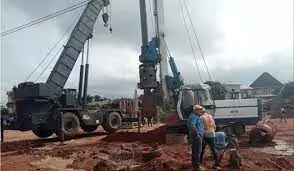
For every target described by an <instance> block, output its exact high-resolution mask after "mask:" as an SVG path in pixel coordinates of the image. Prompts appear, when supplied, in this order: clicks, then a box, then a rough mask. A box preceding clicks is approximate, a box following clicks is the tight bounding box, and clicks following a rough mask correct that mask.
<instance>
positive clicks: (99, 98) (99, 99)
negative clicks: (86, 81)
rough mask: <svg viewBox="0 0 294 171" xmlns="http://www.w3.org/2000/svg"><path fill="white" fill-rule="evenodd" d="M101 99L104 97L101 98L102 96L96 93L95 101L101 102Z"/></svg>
mask: <svg viewBox="0 0 294 171" xmlns="http://www.w3.org/2000/svg"><path fill="white" fill-rule="evenodd" d="M101 100H103V99H102V98H101V96H99V95H95V96H94V101H95V102H99V101H101Z"/></svg>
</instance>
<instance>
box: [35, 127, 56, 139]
mask: <svg viewBox="0 0 294 171" xmlns="http://www.w3.org/2000/svg"><path fill="white" fill-rule="evenodd" d="M32 131H33V133H34V134H35V135H36V136H38V137H40V138H47V137H50V136H51V135H52V134H53V133H54V130H51V129H33V130H32Z"/></svg>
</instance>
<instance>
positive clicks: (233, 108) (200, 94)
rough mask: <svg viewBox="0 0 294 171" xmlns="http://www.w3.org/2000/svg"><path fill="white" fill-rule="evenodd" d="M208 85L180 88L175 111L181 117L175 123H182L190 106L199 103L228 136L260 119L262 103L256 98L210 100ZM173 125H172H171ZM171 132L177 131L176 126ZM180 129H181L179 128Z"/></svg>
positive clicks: (237, 132) (238, 133)
mask: <svg viewBox="0 0 294 171" xmlns="http://www.w3.org/2000/svg"><path fill="white" fill-rule="evenodd" d="M209 89H210V86H208V85H206V84H190V85H185V86H183V87H182V88H181V90H180V92H179V96H178V104H177V113H178V115H179V118H180V119H182V120H181V121H179V123H178V124H176V125H177V126H178V127H179V125H183V123H185V122H186V119H187V118H188V115H189V114H190V112H191V110H192V106H193V105H195V104H200V105H202V106H204V107H205V108H206V109H207V111H208V112H209V113H210V114H212V115H213V116H214V118H215V122H216V125H217V129H218V130H222V131H224V132H226V134H227V135H228V136H231V135H235V136H237V137H239V136H241V135H242V134H243V133H245V126H246V125H255V124H256V123H257V122H258V121H260V120H262V104H261V101H260V100H258V99H231V100H212V98H211V97H210V93H209ZM172 127H173V126H172ZM174 128H175V129H176V130H175V129H174V130H172V132H182V131H178V128H176V126H175V127H174ZM180 130H182V129H180Z"/></svg>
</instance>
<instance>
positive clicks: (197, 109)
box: [193, 105, 203, 111]
mask: <svg viewBox="0 0 294 171" xmlns="http://www.w3.org/2000/svg"><path fill="white" fill-rule="evenodd" d="M202 109H203V107H202V106H200V105H195V106H194V107H193V111H201V110H202Z"/></svg>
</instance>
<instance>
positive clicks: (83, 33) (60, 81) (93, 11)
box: [46, 0, 110, 95]
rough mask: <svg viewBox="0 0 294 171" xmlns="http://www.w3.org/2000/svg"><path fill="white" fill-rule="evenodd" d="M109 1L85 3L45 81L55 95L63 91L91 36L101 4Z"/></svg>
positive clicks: (96, 0) (92, 0) (103, 4)
mask: <svg viewBox="0 0 294 171" xmlns="http://www.w3.org/2000/svg"><path fill="white" fill-rule="evenodd" d="M109 3H110V2H109V0H91V1H90V2H89V3H88V4H87V6H86V8H85V10H84V12H83V14H82V15H81V17H80V19H79V21H78V23H77V24H76V26H75V28H74V30H73V31H72V33H71V35H70V38H69V40H68V41H67V43H66V45H65V47H64V49H63V51H62V53H61V55H60V57H59V59H58V61H57V62H56V64H55V66H54V68H53V70H52V72H51V74H50V76H49V77H48V79H47V81H46V83H47V84H48V85H49V86H50V87H51V88H52V90H53V91H54V94H55V95H59V94H61V92H62V91H63V87H64V86H65V84H66V81H67V79H68V77H69V75H70V73H71V71H72V69H73V67H74V65H75V63H76V61H77V60H78V57H79V55H80V53H81V51H82V49H83V47H84V45H85V43H86V41H87V40H88V39H90V38H91V37H92V32H93V27H94V24H95V22H96V19H97V17H98V15H99V13H100V11H101V10H102V8H103V6H107V5H108V4H109Z"/></svg>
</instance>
